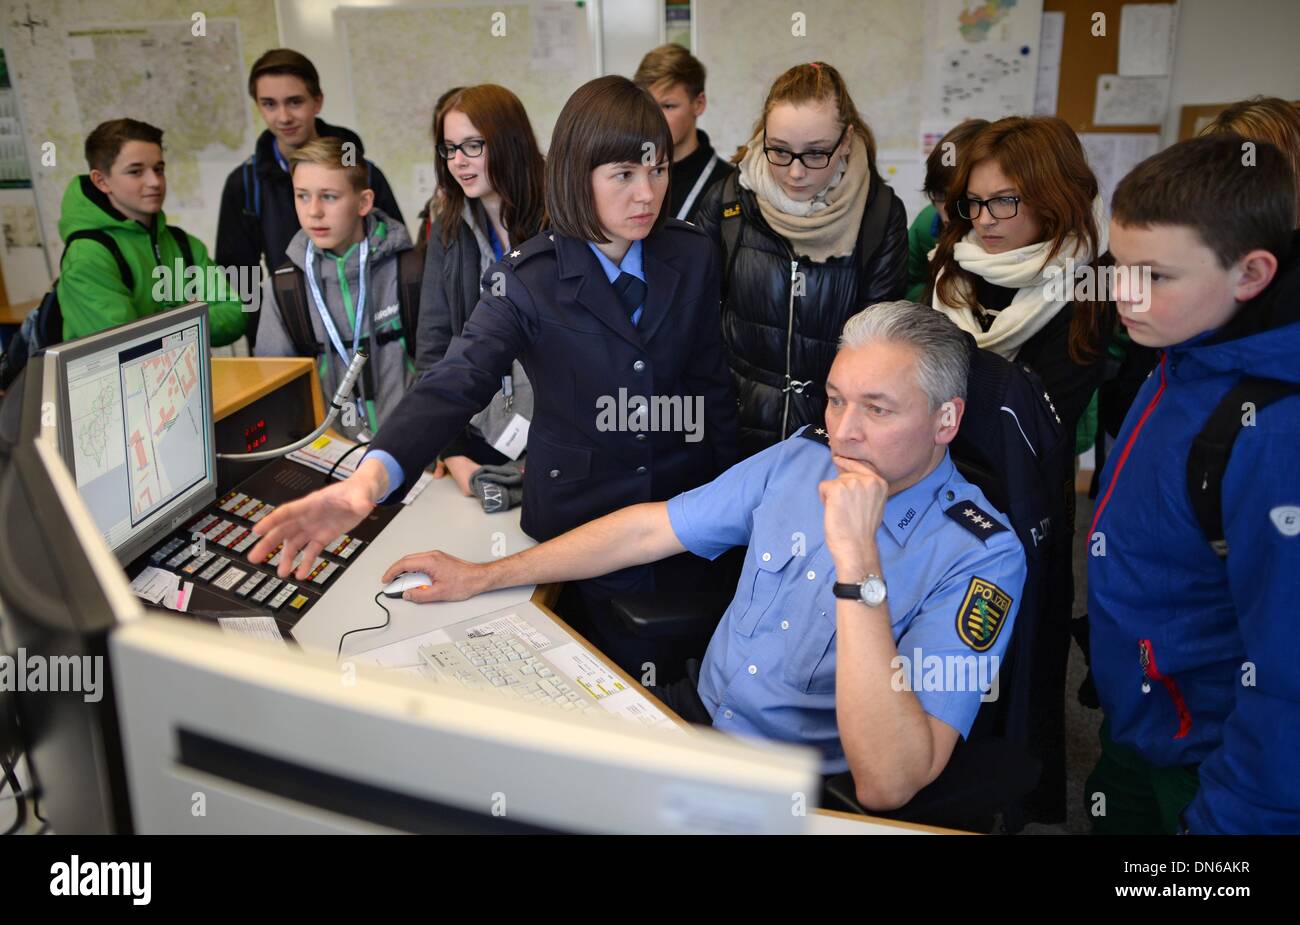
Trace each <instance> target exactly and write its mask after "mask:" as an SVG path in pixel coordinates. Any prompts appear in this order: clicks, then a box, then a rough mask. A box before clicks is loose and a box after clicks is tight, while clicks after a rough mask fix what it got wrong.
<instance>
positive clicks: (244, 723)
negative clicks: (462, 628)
mask: <svg viewBox="0 0 1300 925" xmlns="http://www.w3.org/2000/svg"><path fill="white" fill-rule="evenodd" d="M109 647H110V655H111V659H112V663H113V668H114V675H115V678H116V680H117V702H118V708H119V712H120V715H121V720H122V732H123V741H124V743H125V753H126V764H127V767H128V769H129V778H130V793H131V801H132V808H133V813H134V821H135V826H136V830H137V831H139V832H144V833H177V834H200V833H259V834H261V833H294V834H323V833H343V832H357V833H359V832H390V831H401V832H419V833H507V832H595V833H647V834H664V833H797V832H801V831H803V830H804V826H805V823H806V821H807V818H806V816H805V813H810V812H811V811H812V810H813V808H814V807H815V806H816V801H817V799H818V796H819V794H820V781H821V778H820V776H819V773H818V757H817V755H816V753H815V752H814V751H812V750H811V749H805V748H799V747H794V746H789V745H778V744H775V743H766V742H757V741H755V740H742V739H739V738H734V737H731V736H727V735H725V734H723V733H720V732H715V731H714V730H711V729H697V728H691V729H689V730H686V729H678V728H675V727H674V728H670V729H663V728H645V727H642V726H640V725H639V724H635V723H629V722H627V721H626V720H621V719H619V718H617V717H613V716H605V715H598V716H588V715H585V714H584V715H578V714H575V713H566V712H563V711H556V710H548V709H546V708H545V707H541V706H537V705H534V704H526V703H523V702H521V701H517V700H511V699H509V698H504V697H500V696H494V694H493V693H492V692H477V691H473V690H470V689H468V688H461V687H460V686H458V685H457V686H451V685H433V684H430V683H428V682H424V681H421V680H420V679H418V678H407V677H402V676H393V675H391V674H388V673H384V672H381V671H379V670H377V669H376V670H373V673H371V670H369V669H365V668H357V669H356V670H355V673H354V671H353V666H350V665H348V664H344V665H342V666H340V665H339V664H337V663H335V661H334V660H333V659H331V658H328V657H324V656H321V655H317V654H312V653H307V652H303V651H301V650H290V649H284V648H277V647H275V646H273V645H271V644H267V643H261V642H258V641H256V640H249V639H245V638H240V637H232V636H224V635H222V634H221V633H220V632H219V631H218V630H216V629H214V628H211V627H209V626H206V625H204V624H199V623H191V622H188V621H181V620H175V619H169V618H166V617H154V616H152V615H150V616H146V617H145V618H144V619H143V620H140V621H135V622H132V623H131V624H129V625H124V626H122V627H120V628H119V629H118V630H116V631H115V632H114V633H113V635H112V637H111V639H110V642H109Z"/></svg>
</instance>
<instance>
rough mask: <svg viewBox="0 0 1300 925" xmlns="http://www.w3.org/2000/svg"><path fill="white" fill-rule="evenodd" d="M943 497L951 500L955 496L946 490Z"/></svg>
mask: <svg viewBox="0 0 1300 925" xmlns="http://www.w3.org/2000/svg"><path fill="white" fill-rule="evenodd" d="M944 497H945V498H947V499H948V500H949V501H951V500H952V499H953V498H955V497H957V496H956V495H954V494H953V493H952V492H948V493H947V494H945V495H944Z"/></svg>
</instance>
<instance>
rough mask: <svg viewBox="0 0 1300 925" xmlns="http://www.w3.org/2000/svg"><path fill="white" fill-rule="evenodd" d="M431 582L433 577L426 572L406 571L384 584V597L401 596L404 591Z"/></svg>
mask: <svg viewBox="0 0 1300 925" xmlns="http://www.w3.org/2000/svg"><path fill="white" fill-rule="evenodd" d="M431 584H433V579H432V578H430V577H429V576H428V575H426V574H424V572H404V573H403V574H401V575H398V576H397V577H396V578H394V579H393V580H392V581H390V582H389V583H388V584H386V585H384V597H401V596H402V592H403V591H407V590H409V589H411V588H418V587H420V585H431Z"/></svg>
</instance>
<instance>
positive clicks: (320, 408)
mask: <svg viewBox="0 0 1300 925" xmlns="http://www.w3.org/2000/svg"><path fill="white" fill-rule="evenodd" d="M299 376H309V377H310V378H311V400H312V413H313V416H314V420H315V421H316V422H317V423H319V422H321V421H323V420H324V419H325V405H324V402H323V401H322V400H321V391H320V378H319V377H318V376H317V375H316V365H315V363H314V362H313V361H312V360H309V359H306V358H304V357H213V358H212V419H213V420H214V421H220V420H221V419H222V418H224V417H226V416H227V415H230V414H234V413H235V412H236V411H238V410H239V409H241V408H246V407H247V406H248V405H250V404H252V403H253V402H255V401H257V399H259V398H261V397H262V396H263V395H268V394H270V393H271V392H274V391H275V390H276V389H278V388H280V387H282V386H283V385H285V384H286V383H288V382H292V381H293V380H294V379H296V378H298V377H299Z"/></svg>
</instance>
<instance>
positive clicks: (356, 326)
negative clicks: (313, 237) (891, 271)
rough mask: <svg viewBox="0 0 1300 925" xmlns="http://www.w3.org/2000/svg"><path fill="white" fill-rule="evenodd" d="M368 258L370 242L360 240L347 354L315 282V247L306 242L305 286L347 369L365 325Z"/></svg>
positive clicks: (363, 239)
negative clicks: (354, 303)
mask: <svg viewBox="0 0 1300 925" xmlns="http://www.w3.org/2000/svg"><path fill="white" fill-rule="evenodd" d="M369 256H370V241H369V239H368V238H362V239H361V255H360V263H361V265H360V268H359V270H358V277H359V283H358V285H357V304H356V316H355V317H354V318H353V322H352V353H351V354H349V353H348V352H347V351H346V350H345V349H344V348H343V339H342V338H341V337H339V331H338V328H337V327H335V325H334V319H333V318H331V317H330V313H329V309H328V308H327V307H326V305H325V300H324V299H323V298H321V294H320V284H319V283H318V282H316V273H315V271H314V264H315V260H316V245H315V244H314V243H313V242H311V241H308V242H307V258H306V261H305V263H306V266H305V268H304V269H305V272H306V274H307V285H308V286H309V287H310V288H311V297H312V301H313V302H315V303H316V311H317V312H318V313H319V314H320V320H321V324H322V325H324V326H325V333H326V334H328V335H329V338H330V342H331V343H332V344H333V345H334V349H335V350H337V351H338V354H339V359H340V360H342V361H343V368H344V369H347V367H348V364H349V363H351V362H352V357H353V356H355V355H356V352H357V347H358V346H359V344H360V343H361V325H362V324H364V323H365V312H366V260H367V258H368V257H369Z"/></svg>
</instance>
